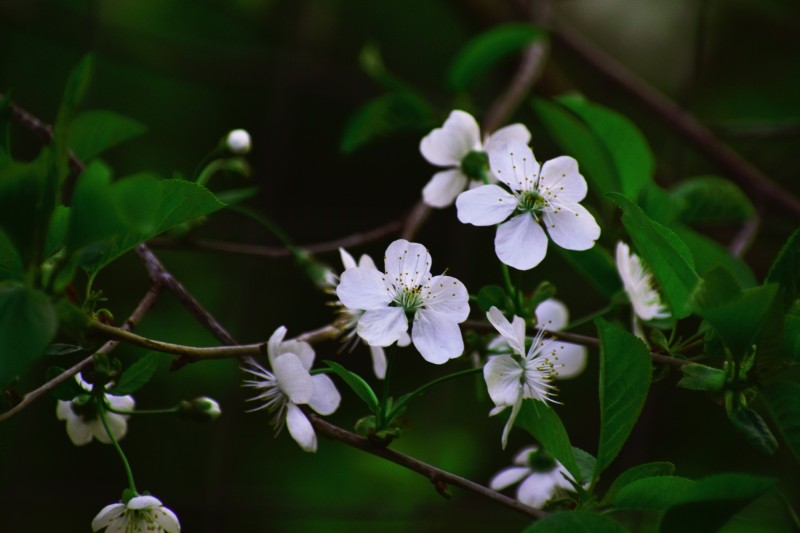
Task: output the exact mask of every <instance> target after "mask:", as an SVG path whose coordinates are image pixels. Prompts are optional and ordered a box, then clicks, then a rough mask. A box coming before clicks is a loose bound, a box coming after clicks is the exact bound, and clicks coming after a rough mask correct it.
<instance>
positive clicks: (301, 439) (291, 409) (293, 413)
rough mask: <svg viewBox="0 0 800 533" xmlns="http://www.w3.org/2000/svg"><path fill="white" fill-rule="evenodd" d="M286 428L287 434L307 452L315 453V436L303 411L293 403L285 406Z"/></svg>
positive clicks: (312, 427)
mask: <svg viewBox="0 0 800 533" xmlns="http://www.w3.org/2000/svg"><path fill="white" fill-rule="evenodd" d="M286 427H287V428H288V429H289V434H290V435H291V436H292V438H293V439H294V440H295V442H297V444H299V445H300V447H301V448H302V449H303V450H304V451H307V452H316V451H317V434H316V433H314V426H312V425H311V422H309V421H308V418H306V415H305V414H304V413H303V411H302V410H301V409H300V408H299V407H297V406H296V405H295V404H293V403H289V404H287V405H286Z"/></svg>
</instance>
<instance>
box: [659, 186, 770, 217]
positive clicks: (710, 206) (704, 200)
mask: <svg viewBox="0 0 800 533" xmlns="http://www.w3.org/2000/svg"><path fill="white" fill-rule="evenodd" d="M672 195H673V197H675V198H679V199H680V200H682V202H683V206H684V208H683V211H682V212H681V214H680V219H681V220H682V221H683V222H686V223H687V224H703V225H712V224H714V225H729V224H736V223H741V222H744V221H745V220H749V219H750V218H752V217H753V215H754V213H755V208H754V207H753V204H752V203H751V202H750V200H749V198H747V196H745V194H744V193H743V192H742V190H741V189H740V188H739V187H738V186H737V185H736V184H735V183H733V182H732V181H728V180H726V179H723V178H719V177H717V176H699V177H696V178H690V179H687V180H684V181H682V182H681V183H679V184H678V185H677V186H676V187H674V188H673V189H672Z"/></svg>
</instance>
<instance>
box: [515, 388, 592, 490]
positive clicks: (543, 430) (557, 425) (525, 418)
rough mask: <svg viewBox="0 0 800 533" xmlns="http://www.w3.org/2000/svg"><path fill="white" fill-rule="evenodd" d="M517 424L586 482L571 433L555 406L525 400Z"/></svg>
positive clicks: (573, 474) (569, 470)
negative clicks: (571, 441)
mask: <svg viewBox="0 0 800 533" xmlns="http://www.w3.org/2000/svg"><path fill="white" fill-rule="evenodd" d="M514 425H515V426H518V427H521V428H522V429H524V430H525V431H527V432H528V433H530V434H531V436H532V437H533V438H534V439H536V440H537V441H538V442H539V444H540V445H541V446H542V448H544V449H545V450H547V451H548V452H549V453H550V455H552V456H553V457H555V458H556V460H558V462H559V463H561V464H562V465H564V468H566V469H567V471H568V472H569V473H570V474H572V476H573V477H574V478H575V479H576V480H577V481H579V482H584V481H586V480H584V479H583V478H582V477H581V469H580V467H579V466H578V462H577V461H576V459H575V453H574V452H573V449H572V445H571V444H570V442H569V435H567V430H566V429H565V428H564V424H563V423H562V422H561V419H560V418H559V417H558V414H557V413H556V412H555V410H554V409H553V408H551V407H550V406H548V405H547V404H545V403H543V402H540V401H538V400H530V399H527V400H523V402H522V408H521V409H520V411H519V415H517V420H516V421H515V422H514Z"/></svg>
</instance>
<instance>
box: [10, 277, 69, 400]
mask: <svg viewBox="0 0 800 533" xmlns="http://www.w3.org/2000/svg"><path fill="white" fill-rule="evenodd" d="M57 329H58V317H57V316H56V312H55V310H54V309H53V306H52V304H51V303H50V301H49V300H48V299H47V297H46V296H45V295H44V294H42V293H41V292H39V291H36V290H32V289H29V288H27V287H24V286H22V285H19V284H17V283H14V282H10V281H7V282H3V283H0V387H5V386H6V385H8V384H9V383H10V382H11V380H12V379H14V376H16V375H17V374H20V373H22V372H25V371H26V370H27V369H28V367H29V366H30V365H31V364H32V363H33V362H34V361H35V360H36V358H37V357H39V356H41V355H42V352H44V349H45V347H46V346H47V345H48V344H50V340H51V339H52V338H53V336H54V335H55V334H56V330H57Z"/></svg>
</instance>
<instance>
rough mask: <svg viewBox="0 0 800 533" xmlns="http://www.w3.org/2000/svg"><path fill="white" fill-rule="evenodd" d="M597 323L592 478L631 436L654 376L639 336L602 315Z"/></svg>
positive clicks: (603, 468)
mask: <svg viewBox="0 0 800 533" xmlns="http://www.w3.org/2000/svg"><path fill="white" fill-rule="evenodd" d="M595 324H596V325H597V332H598V336H599V338H600V443H599V444H598V447H597V465H596V467H595V471H594V476H593V481H594V480H597V478H598V477H600V474H601V473H602V472H603V470H605V469H606V467H607V466H608V465H610V464H611V462H612V461H613V460H614V458H615V457H616V456H617V454H618V453H619V452H620V450H621V449H622V446H623V445H624V444H625V441H626V440H627V439H628V435H630V432H631V430H632V429H633V426H634V424H636V420H637V419H638V418H639V414H640V413H641V412H642V408H643V407H644V402H645V400H646V399H647V393H648V391H649V390H650V381H651V377H652V376H651V374H652V363H651V361H650V353H649V352H648V350H647V347H646V346H645V345H644V343H643V342H642V341H641V340H639V338H637V337H636V336H635V335H633V334H632V333H629V332H627V331H625V330H624V329H622V328H620V327H619V326H616V325H614V324H610V323H608V322H606V321H605V320H603V319H602V318H598V319H596V320H595Z"/></svg>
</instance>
